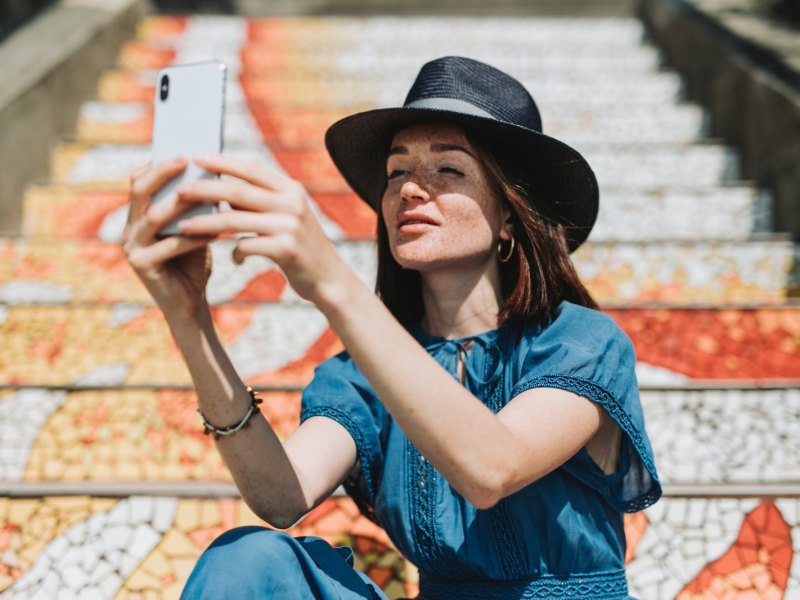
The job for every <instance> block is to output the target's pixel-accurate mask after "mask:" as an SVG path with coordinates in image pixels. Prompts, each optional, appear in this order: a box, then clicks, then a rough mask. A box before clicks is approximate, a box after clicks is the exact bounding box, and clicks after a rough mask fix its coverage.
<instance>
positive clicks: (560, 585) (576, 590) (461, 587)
mask: <svg viewBox="0 0 800 600" xmlns="http://www.w3.org/2000/svg"><path fill="white" fill-rule="evenodd" d="M419 589H420V596H419V597H420V598H425V600H477V599H480V598H486V599H489V598H491V600H520V599H522V598H524V599H526V600H527V599H532V598H562V599H563V600H622V599H624V598H628V582H627V580H626V579H625V571H624V570H619V571H610V572H606V573H596V574H590V575H576V576H572V577H556V576H553V575H543V576H541V577H537V578H536V579H532V580H528V581H440V580H436V579H433V578H431V577H430V576H427V575H425V574H423V573H420V581H419Z"/></svg>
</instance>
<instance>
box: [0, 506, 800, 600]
mask: <svg viewBox="0 0 800 600" xmlns="http://www.w3.org/2000/svg"><path fill="white" fill-rule="evenodd" d="M0 521H2V522H5V523H6V529H5V532H6V533H5V535H4V537H3V538H2V540H1V541H0V544H2V546H0V548H2V550H3V554H2V557H0V592H2V591H5V593H4V598H28V597H30V594H31V592H35V591H38V592H41V591H44V592H45V593H52V594H53V595H55V593H57V592H58V591H59V590H61V591H66V593H67V595H69V596H70V597H73V596H74V597H78V595H80V597H82V598H84V597H86V598H88V597H99V598H112V597H126V596H127V595H128V594H132V593H145V592H149V593H155V594H157V596H156V597H164V598H173V597H177V596H178V594H179V593H180V589H181V587H182V584H183V583H184V582H185V580H186V578H187V577H188V574H189V572H190V570H191V568H192V566H193V564H194V562H195V561H196V560H197V557H198V556H199V554H200V552H201V551H202V549H203V548H205V547H206V546H207V545H208V543H209V542H210V541H211V540H212V539H213V538H214V537H216V536H217V535H219V534H220V533H221V532H223V531H225V530H227V529H230V528H232V527H236V526H242V525H262V524H263V523H262V522H261V521H260V520H259V519H258V518H257V517H255V516H254V515H253V514H252V513H251V512H250V511H249V510H248V509H247V507H246V506H245V505H244V503H243V502H241V501H239V500H234V499H221V500H195V499H176V498H150V497H132V498H127V499H123V500H97V499H92V498H87V497H73V498H58V497H51V498H45V499H38V500H37V499H24V500H23V499H20V500H17V499H0ZM290 533H292V534H293V535H318V536H320V537H323V538H325V539H327V540H329V541H330V542H332V543H335V544H347V545H350V546H351V547H353V548H354V549H355V550H356V561H357V566H359V567H360V568H363V569H364V570H365V571H366V572H367V573H368V574H369V575H370V576H371V577H373V579H374V580H376V581H378V582H379V583H380V584H381V585H382V586H384V589H386V590H387V592H388V593H389V594H390V597H400V596H406V595H411V596H413V595H415V593H416V583H417V574H416V571H415V569H414V568H413V566H411V565H410V564H408V563H406V562H405V561H404V560H403V559H402V558H401V557H400V556H398V555H397V554H396V553H395V552H394V551H393V550H392V549H391V543H390V542H389V540H388V539H387V538H386V535H385V533H384V532H383V531H382V530H380V529H379V528H378V527H376V526H375V525H373V524H372V523H370V522H368V521H367V520H366V519H364V517H361V516H359V515H358V512H357V510H356V509H355V507H354V506H353V504H352V502H351V501H350V500H349V499H345V498H339V499H331V500H328V501H327V502H325V503H324V504H322V505H321V506H320V507H318V508H317V509H316V510H315V511H314V512H313V513H311V514H310V515H309V516H308V517H307V518H306V519H305V520H304V521H301V522H300V523H299V524H298V525H296V526H295V527H294V528H292V529H291V530H290ZM626 535H627V538H628V555H627V557H626V562H627V563H628V565H627V569H628V576H629V582H630V587H631V592H632V593H634V594H636V596H637V597H640V598H653V599H662V598H664V599H666V598H675V597H677V598H680V599H681V600H692V599H693V598H696V597H697V596H695V594H698V593H699V594H700V595H701V597H703V596H702V594H703V593H706V594H708V595H707V596H706V597H710V598H722V597H725V596H723V595H721V594H725V593H727V594H728V595H730V593H731V592H734V593H736V592H738V593H739V594H742V595H741V597H742V598H745V597H753V598H759V599H762V598H764V599H770V598H777V599H779V598H782V597H784V596H783V593H784V590H786V589H787V588H789V589H796V588H797V586H798V585H800V568H798V567H797V566H796V565H792V564H791V562H792V561H791V558H792V552H797V551H798V550H800V548H798V547H797V544H796V543H795V545H794V547H793V542H792V538H793V537H794V539H798V538H800V501H798V500H777V501H776V502H774V503H773V502H769V501H766V502H761V501H758V500H754V499H753V500H750V499H748V500H713V499H681V498H668V499H663V500H661V502H659V503H658V504H656V505H655V506H653V507H651V508H649V509H647V510H646V511H645V512H644V513H640V514H638V515H633V516H631V517H630V518H626ZM731 597H737V596H731ZM786 597H787V598H788V597H789V596H786Z"/></svg>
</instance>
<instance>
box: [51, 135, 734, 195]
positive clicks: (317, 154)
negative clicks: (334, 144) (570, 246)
mask: <svg viewBox="0 0 800 600" xmlns="http://www.w3.org/2000/svg"><path fill="white" fill-rule="evenodd" d="M579 150H581V152H582V153H583V154H584V156H585V157H586V159H587V160H588V161H589V164H590V165H591V166H592V168H593V169H594V171H595V174H596V175H597V178H598V181H600V182H601V193H602V189H604V188H605V187H614V188H623V189H628V190H641V189H650V188H667V189H675V188H684V187H701V188H707V187H711V186H716V185H720V184H724V183H730V182H734V181H736V180H737V177H738V166H737V160H736V155H735V153H734V152H733V151H732V150H731V149H729V148H725V147H723V146H718V145H710V144H709V145H696V146H672V145H666V146H653V147H651V148H648V150H647V151H646V152H643V151H642V149H641V148H637V147H635V146H621V147H611V146H605V145H603V146H594V145H593V146H586V147H582V148H579ZM226 152H227V153H228V154H230V155H232V156H236V157H240V158H245V159H248V160H252V161H254V162H258V163H260V164H265V165H269V166H271V167H273V168H276V169H282V170H283V171H285V172H286V173H288V174H289V175H290V176H291V177H293V178H295V179H297V180H299V181H300V182H302V183H303V184H304V185H305V186H306V188H307V189H308V190H309V192H311V193H312V194H317V193H324V194H341V193H346V192H348V191H349V188H348V186H347V184H346V183H345V182H344V179H343V178H342V176H341V175H340V174H339V172H338V171H337V170H336V167H335V166H334V165H333V162H332V161H331V159H330V157H329V156H328V154H327V152H325V151H324V150H273V151H272V153H271V155H270V153H269V151H268V150H267V149H266V148H265V147H264V146H258V145H247V146H239V147H233V148H232V147H229V148H228V149H227V150H226ZM149 160H150V147H149V146H146V145H133V144H130V145H123V144H117V145H108V144H98V145H92V144H80V143H70V142H63V143H61V144H59V145H58V146H57V147H56V148H55V150H54V152H53V156H52V180H53V182H54V183H57V184H69V185H85V184H102V185H110V184H115V185H118V186H127V185H128V181H129V174H130V172H131V171H132V170H133V169H135V168H136V167H138V166H140V165H143V164H145V163H147V162H149Z"/></svg>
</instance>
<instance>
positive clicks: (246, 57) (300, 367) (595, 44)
mask: <svg viewBox="0 0 800 600" xmlns="http://www.w3.org/2000/svg"><path fill="white" fill-rule="evenodd" d="M445 54H461V55H466V56H471V57H475V58H478V59H481V60H484V61H486V62H489V63H491V64H494V65H496V66H498V67H500V68H503V69H505V70H507V71H508V72H510V73H512V74H513V75H515V76H516V77H518V78H519V79H520V80H521V81H522V82H523V83H524V84H525V85H526V86H528V88H529V89H530V90H531V91H532V92H533V94H534V96H535V97H536V99H537V101H538V103H539V105H540V109H541V112H542V114H543V119H544V125H545V132H547V133H549V134H551V135H554V136H556V137H559V138H561V139H563V140H565V141H566V142H568V143H570V144H571V145H573V146H575V147H577V148H578V149H579V150H581V151H582V152H583V153H584V154H585V156H586V157H587V158H588V160H589V162H590V164H591V165H592V166H593V167H594V169H595V171H596V173H597V176H598V180H599V181H600V185H601V203H602V204H601V206H602V208H601V212H600V218H599V222H598V224H597V227H596V229H595V231H594V232H593V233H592V236H591V238H590V240H589V243H588V244H587V245H586V246H584V247H583V248H581V249H580V250H579V251H578V252H577V254H576V256H575V262H576V264H577V267H578V270H579V272H580V274H581V275H582V277H583V279H584V281H585V282H586V283H587V284H588V287H589V288H590V290H591V291H592V293H593V294H594V296H595V298H596V299H597V300H598V301H599V302H600V304H601V305H602V306H603V307H604V309H605V310H607V312H608V313H609V314H610V315H611V316H612V317H613V318H614V319H615V320H616V321H617V322H618V323H619V324H620V325H621V326H622V327H623V328H624V329H625V331H626V332H627V333H628V334H629V335H630V337H631V338H632V339H633V341H634V344H635V346H636V349H637V354H638V358H639V361H640V362H639V366H638V374H639V379H640V384H641V388H642V399H643V403H644V406H645V411H646V414H647V425H648V429H649V433H650V435H651V439H652V441H653V445H654V448H655V451H656V460H657V465H658V467H659V469H660V472H661V475H662V479H663V481H664V482H665V498H664V499H662V500H661V501H660V502H659V503H657V504H656V505H654V506H653V507H651V508H649V509H648V510H646V511H645V512H643V513H639V514H636V515H632V516H629V517H628V518H627V519H626V532H627V537H628V556H627V560H628V574H629V581H630V587H631V593H632V594H633V595H636V596H638V597H640V598H642V600H651V599H662V598H663V599H673V598H680V599H681V600H689V599H694V598H732V599H739V600H744V599H746V598H747V599H751V598H758V599H779V598H786V599H790V598H794V599H797V598H800V444H798V443H797V440H798V438H800V305H798V304H796V303H793V302H792V300H791V299H790V298H789V297H788V292H787V290H788V289H789V281H790V276H791V273H792V269H793V263H794V257H795V248H794V246H793V244H792V243H791V242H790V240H788V239H785V238H782V237H781V236H779V235H776V234H774V233H771V232H770V231H769V219H768V215H769V195H768V194H767V193H765V192H763V191H761V190H757V189H755V188H753V187H752V186H751V185H749V184H748V182H744V181H740V180H739V179H738V177H737V158H736V155H735V153H734V152H732V151H731V150H730V149H729V148H726V147H724V146H722V145H720V144H718V143H716V142H715V141H714V140H709V139H706V138H705V137H704V115H703V113H702V111H701V110H700V109H699V108H698V107H696V106H693V105H690V104H687V103H685V102H682V101H681V82H680V80H679V78H678V77H677V76H676V75H675V74H673V73H669V72H665V71H663V70H661V68H660V66H659V56H658V53H657V51H656V50H655V49H654V48H652V47H650V46H648V45H647V44H646V43H644V42H643V31H642V28H641V26H640V25H639V24H638V23H637V22H636V21H633V20H628V19H586V20H581V19H570V18H563V19H561V18H559V19H524V18H523V19H521V18H515V19H508V20H506V19H493V18H480V19H478V18H448V19H444V18H424V19H423V18H417V19H412V18H399V17H392V18H390V17H380V18H379V17H374V18H295V19H288V18H286V19H263V20H255V19H250V20H245V19H242V18H234V17H191V18H178V17H152V18H148V19H146V20H144V21H142V22H141V24H140V26H139V33H138V38H137V39H136V40H135V41H133V42H130V43H128V44H127V45H126V46H125V47H124V49H123V50H122V52H121V54H120V56H119V60H118V66H117V67H116V68H115V69H113V70H110V71H108V72H107V73H105V74H104V76H103V77H102V79H101V80H100V82H99V85H98V89H97V95H96V98H95V99H93V100H88V99H87V101H86V103H85V104H84V106H83V109H82V111H81V116H80V119H79V122H78V123H77V137H76V138H75V139H74V140H62V141H59V143H58V144H57V145H55V146H54V148H53V153H52V172H51V176H50V178H49V180H48V181H46V182H39V183H35V182H34V183H32V184H31V185H30V187H29V188H28V190H27V192H26V194H25V198H24V225H23V234H22V236H21V237H19V238H6V239H0V256H2V257H3V259H2V260H1V261H0V303H1V304H0V332H2V339H3V341H4V343H3V345H2V348H0V386H2V388H0V489H2V491H3V494H4V497H2V498H0V596H2V598H4V599H5V598H8V599H16V598H47V599H49V598H56V597H58V598H62V597H63V598H176V597H177V596H178V595H179V593H180V590H181V587H182V585H183V583H184V582H185V580H186V578H187V576H188V573H189V572H190V570H191V568H192V566H193V564H194V562H195V560H196V559H197V557H198V555H199V554H200V552H201V551H202V550H203V548H205V547H206V546H207V545H208V544H209V543H210V541H211V540H212V539H213V538H214V537H216V536H217V535H218V534H219V533H221V532H222V531H224V530H226V529H229V528H231V527H234V526H237V525H246V524H254V523H259V520H258V519H257V518H256V517H255V516H254V515H253V514H252V513H251V512H250V511H249V509H248V508H247V507H246V506H245V505H244V503H243V502H242V501H241V500H240V499H239V497H238V495H237V493H236V490H235V488H234V487H233V485H232V483H231V478H230V476H229V474H228V472H227V471H226V469H225V467H224V465H223V464H222V462H221V460H220V458H219V456H218V455H217V453H216V451H215V449H214V447H213V441H212V440H211V439H209V438H208V437H205V436H203V435H202V434H201V427H200V422H199V418H198V416H197V413H196V412H195V407H196V400H195V397H194V394H193V392H192V390H191V381H190V379H189V376H188V373H187V371H186V369H185V367H184V366H183V364H182V362H181V360H180V357H179V354H178V352H177V350H176V348H175V346H174V344H173V343H172V342H171V340H170V337H169V334H168V330H167V327H166V325H165V324H164V322H163V320H162V318H161V317H160V316H159V313H158V311H157V310H156V309H155V308H154V306H153V305H152V303H151V302H150V301H149V299H148V297H147V295H146V293H145V291H144V289H143V288H142V286H141V285H140V284H139V283H138V281H137V280H136V278H135V276H134V275H133V273H132V272H131V271H130V269H129V268H128V267H127V265H126V263H125V260H124V258H123V256H122V253H121V250H120V248H119V245H118V240H119V237H120V234H121V231H122V227H123V224H124V221H125V218H126V210H127V208H126V202H127V183H128V179H127V177H128V173H129V172H130V171H131V170H132V169H133V168H135V167H136V166H138V165H140V164H142V163H144V162H146V161H147V160H148V155H149V147H148V143H149V135H150V128H151V123H152V111H151V108H150V106H151V102H152V96H153V86H154V82H155V72H156V71H157V70H158V69H159V68H161V67H163V66H166V65H168V64H170V63H173V62H190V61H195V60H201V59H206V58H212V57H213V58H220V59H222V60H224V61H226V62H227V64H228V66H229V86H228V98H227V116H226V139H225V147H226V152H228V153H230V154H231V155H234V156H241V157H246V158H249V159H253V160H256V161H258V162H260V163H262V164H268V165H271V166H272V167H273V168H275V169H277V170H281V171H284V172H286V173H288V174H289V175H290V176H292V177H295V178H297V179H299V180H300V181H302V182H303V183H304V184H305V185H306V187H307V189H308V190H309V192H310V194H311V196H312V198H313V201H314V204H315V207H316V209H317V212H318V215H319V217H320V219H321V221H322V223H323V225H324V227H325V230H326V232H327V233H328V234H329V235H330V237H331V238H332V239H334V240H335V242H336V245H337V247H338V249H339V251H340V252H341V254H342V255H343V256H344V257H345V258H346V259H347V261H348V262H349V263H350V264H351V265H352V266H353V268H354V269H355V270H356V271H357V272H358V273H359V275H360V276H361V277H363V278H364V280H366V281H371V280H372V278H373V277H374V270H375V256H374V249H373V243H372V235H373V230H374V226H375V218H374V215H373V214H372V212H371V211H370V210H369V209H368V208H366V206H365V205H364V204H363V203H361V202H360V201H359V200H358V199H357V198H356V197H355V196H354V195H353V193H352V192H351V191H350V190H349V189H348V187H347V186H346V184H345V183H344V181H343V180H342V178H341V177H340V176H339V175H338V173H337V171H336V170H335V168H334V167H333V165H332V163H331V162H330V160H329V159H328V157H327V155H326V153H325V150H324V147H323V142H322V136H323V133H324V131H325V129H326V127H327V126H328V125H329V124H330V123H332V122H333V121H334V120H335V119H337V118H338V117H340V116H344V115H345V114H349V113H352V112H354V111H357V110H363V109H367V108H374V107H377V106H388V105H397V104H399V103H400V102H401V101H402V99H403V98H404V95H405V93H406V91H407V88H408V87H409V85H410V83H411V81H412V80H413V78H414V76H415V75H416V72H417V70H418V69H419V67H420V66H421V65H422V63H423V62H425V61H426V60H428V59H431V58H434V57H437V56H441V55H445ZM230 250H231V245H230V243H227V242H220V243H218V244H216V245H215V246H214V248H213V253H214V265H215V268H214V273H213V275H212V279H211V282H210V284H209V298H210V300H211V302H212V303H213V304H214V308H213V310H214V318H215V322H216V323H217V325H218V328H219V330H220V332H221V335H222V337H223V339H224V341H225V343H226V345H227V347H228V348H229V350H230V352H231V355H232V356H233V359H234V362H235V363H236V365H237V367H238V369H239V372H240V373H241V374H242V376H243V377H244V378H245V379H246V380H247V381H248V382H249V383H250V384H251V385H253V386H254V387H257V388H260V389H262V390H264V397H265V402H264V404H263V405H262V406H263V409H264V412H265V414H266V415H267V417H268V418H269V419H270V421H271V422H272V424H273V426H274V427H275V428H276V430H277V431H278V432H279V435H281V436H286V435H288V433H289V432H290V431H291V430H292V429H293V428H294V427H295V426H296V425H297V421H298V416H299V397H300V393H299V390H300V389H301V387H302V386H303V385H304V384H305V383H307V382H308V381H309V379H310V377H311V374H312V370H313V368H314V366H315V365H316V364H317V363H318V362H319V361H321V360H323V359H325V358H327V357H329V356H331V355H333V354H334V353H336V352H338V351H339V350H340V349H341V344H340V342H339V341H338V340H337V339H336V336H335V335H334V334H333V332H332V331H331V329H330V328H329V327H328V324H327V322H326V321H325V319H324V318H323V317H322V316H321V314H320V313H318V312H317V311H316V310H315V309H314V308H313V307H312V306H311V305H308V304H307V303H304V302H302V301H301V300H300V299H299V298H298V297H297V296H296V295H295V294H294V293H293V292H292V290H291V288H289V287H288V286H287V285H286V282H285V280H284V278H283V276H282V275H281V274H280V272H279V271H278V270H276V268H275V267H274V265H272V264H271V263H270V262H269V261H268V260H266V259H264V260H259V259H257V258H250V259H248V260H247V261H246V262H245V263H244V264H243V265H242V266H236V265H234V264H233V262H232V261H231V259H230ZM291 532H292V533H293V534H296V535H307V534H313V535H319V536H322V537H324V538H326V539H328V540H330V541H331V542H333V543H337V544H347V545H350V546H352V547H353V548H354V549H355V551H356V556H357V559H356V562H357V565H358V566H359V567H360V568H362V569H364V570H366V572H367V573H368V574H369V575H370V576H371V577H372V578H373V579H374V580H375V581H377V582H378V583H379V584H380V585H381V586H382V587H383V588H384V589H385V590H386V592H387V594H388V595H389V596H390V597H392V598H397V597H404V596H412V597H413V596H414V595H415V594H416V572H415V569H414V567H413V566H412V565H410V564H409V563H407V562H406V561H405V560H404V559H403V558H402V557H401V556H399V555H398V554H397V553H396V552H395V551H394V550H393V549H392V546H391V544H390V542H389V540H388V539H387V537H386V535H385V533H384V532H383V531H382V530H380V529H379V528H377V527H376V526H375V525H373V524H371V523H370V522H368V521H367V520H366V519H364V518H363V517H361V516H360V515H359V514H358V511H357V510H356V509H355V507H354V505H353V503H352V502H351V501H350V500H349V499H347V498H346V497H344V496H341V495H335V496H334V497H333V498H331V499H330V500H328V501H326V502H325V503H323V504H322V505H321V506H319V507H318V508H317V509H316V510H315V511H313V512H312V513H311V514H310V515H308V516H307V517H306V519H304V520H303V521H301V523H300V524H299V525H297V526H295V527H294V528H293V529H292V530H291ZM796 555H797V556H796ZM793 559H794V560H793Z"/></svg>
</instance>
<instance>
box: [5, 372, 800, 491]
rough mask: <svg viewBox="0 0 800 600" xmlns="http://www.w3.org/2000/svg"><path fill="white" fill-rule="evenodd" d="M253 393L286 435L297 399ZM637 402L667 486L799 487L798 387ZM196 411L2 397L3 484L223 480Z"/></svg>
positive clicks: (36, 395) (189, 395)
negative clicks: (794, 441) (795, 437)
mask: <svg viewBox="0 0 800 600" xmlns="http://www.w3.org/2000/svg"><path fill="white" fill-rule="evenodd" d="M261 396H262V398H263V399H264V403H263V404H262V409H261V410H262V413H263V414H264V415H265V417H266V418H267V419H268V420H269V422H270V424H271V425H272V427H273V429H274V430H275V431H276V432H277V433H278V435H279V436H280V437H281V438H285V437H287V436H288V435H289V434H290V433H291V432H292V431H293V430H294V429H295V428H296V427H297V425H298V423H299V418H300V392H299V391H290V392H287V391H264V392H262V393H261ZM641 397H642V404H643V405H644V409H645V416H646V418H647V428H648V433H649V435H650V439H651V442H652V444H653V449H654V452H655V454H656V456H657V457H658V466H659V471H660V475H661V478H662V481H663V482H664V483H665V484H667V485H670V484H683V485H695V484H698V483H702V484H727V485H731V484H735V485H750V486H752V485H754V484H759V483H783V484H786V483H796V484H798V483H800V467H798V465H800V448H797V447H791V446H789V445H787V444H786V440H788V439H791V438H792V436H793V435H794V429H795V427H796V423H797V422H798V420H800V390H797V389H763V390H762V389H729V390H723V389H705V390H703V389H698V390H687V389H678V390H657V389H647V388H645V389H643V390H642V394H641ZM196 406H197V398H196V396H195V394H194V392H193V391H189V390H176V389H160V390H149V389H148V390H113V389H104V390H97V389H94V390H82V391H80V390H72V391H69V392H67V391H63V390H47V389H20V390H16V391H11V390H9V391H6V392H3V393H0V416H2V421H0V480H4V481H26V482H34V483H35V482H42V481H50V482H65V481H98V482H110V481H128V482H135V481H154V482H163V481H173V482H182V481H228V482H229V481H230V480H231V479H230V474H229V473H228V471H227V469H226V468H225V467H224V465H223V463H222V460H221V458H220V456H219V455H218V454H217V453H216V452H215V450H214V443H213V440H212V439H211V438H210V437H208V436H204V435H203V434H202V429H201V426H200V417H199V416H198V414H197V411H196V410H195V408H196ZM34 409H38V410H36V416H35V418H31V414H33V412H34Z"/></svg>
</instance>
